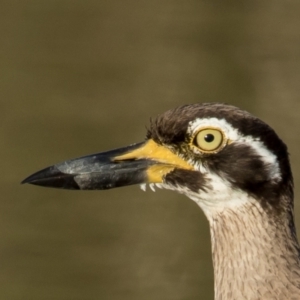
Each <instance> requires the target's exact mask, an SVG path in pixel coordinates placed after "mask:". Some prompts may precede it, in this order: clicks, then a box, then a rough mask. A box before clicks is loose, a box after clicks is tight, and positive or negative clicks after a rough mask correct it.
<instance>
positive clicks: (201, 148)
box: [23, 103, 300, 300]
mask: <svg viewBox="0 0 300 300" xmlns="http://www.w3.org/2000/svg"><path fill="white" fill-rule="evenodd" d="M23 183H30V184H34V185H39V186H45V187H55V188H62V189H75V190H105V189H111V188H116V187H122V186H126V185H133V184H140V185H141V186H142V187H143V188H145V185H147V184H149V185H150V186H152V187H158V188H163V189H168V190H173V191H176V192H178V193H180V194H183V195H185V196H187V197H188V198H190V199H192V200H193V201H195V202H196V203H197V204H198V206H199V207H200V208H201V209H202V210H203V212H204V214H205V216H206V218H207V220H208V222H209V228H210V235H211V246H212V260H213V269H214V297H215V299H216V300H220V299H222V300H224V299H225V300H229V299H238V300H240V299H249V300H254V299H278V300H279V299H280V300H282V299H300V248H299V244H298V240H297V235H296V227H295V223H294V192H293V176H292V171H291V167H290V162H289V154H288V150H287V146H286V145H285V143H284V142H283V141H282V140H281V139H280V138H279V136H278V135H277V134H276V132H275V131H274V130H273V129H272V128H271V127H270V126H269V125H267V124H266V123H265V122H263V121H261V120H260V119H259V118H257V117H255V116H253V115H252V114H250V113H249V112H247V111H244V110H242V109H240V108H237V107H235V106H232V105H228V104H223V103H194V104H188V105H183V106H180V107H177V108H174V109H170V110H168V111H166V112H165V113H162V114H161V115H158V116H157V117H156V118H154V119H151V120H150V125H149V126H148V128H147V134H146V138H145V140H144V141H142V142H140V143H136V144H132V145H129V146H127V147H123V148H119V149H114V150H110V151H107V152H101V153H96V154H92V155H87V156H83V157H80V158H75V159H71V160H67V161H65V162H61V163H58V164H55V165H52V166H50V167H47V168H45V169H43V170H41V171H38V172H36V173H34V174H33V175H31V176H29V177H27V178H26V179H25V180H24V181H23Z"/></svg>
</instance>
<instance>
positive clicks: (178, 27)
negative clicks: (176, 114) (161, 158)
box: [0, 0, 300, 300]
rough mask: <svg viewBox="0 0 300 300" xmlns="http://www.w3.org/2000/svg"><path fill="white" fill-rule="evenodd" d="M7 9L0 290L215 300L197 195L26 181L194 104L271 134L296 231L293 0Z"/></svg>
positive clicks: (1, 57)
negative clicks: (233, 109)
mask: <svg viewBox="0 0 300 300" xmlns="http://www.w3.org/2000/svg"><path fill="white" fill-rule="evenodd" d="M0 5H1V10H0V36H1V42H0V64H1V68H0V108H1V110H0V116H1V118H0V124H1V126H0V143H1V147H0V155H1V166H2V167H1V168H2V176H1V181H0V188H1V193H2V196H1V201H0V238H1V243H0V265H1V267H0V290H1V292H0V299H4V300H21V299H22V300H27V299H28V300H45V299H51V300H53V299H58V300H62V299H64V300H65V299H66V300H67V299H68V300H69V299H70V300H71V299H72V300H73V299H75V300H76V299H87V300H93V299H113V300H118V299H122V300H127V299H128V300H129V299H130V300H135V299H136V300H137V299H138V300H150V299H151V300H153V299H156V300H168V299H170V300H177V299H178V300H183V299H185V300H194V299H195V300H196V299H213V272H212V262H211V253H210V252H211V249H210V237H209V230H208V224H207V221H206V219H205V217H204V215H203V213H202V212H201V210H200V209H199V208H198V207H197V206H196V204H195V203H193V202H192V201H191V200H189V199H187V198H185V197H184V196H180V195H177V194H175V193H172V192H168V191H157V192H156V193H153V192H149V191H148V192H146V193H145V192H142V191H141V190H140V189H139V187H137V186H133V187H126V188H123V189H115V190H110V191H102V192H96V191H93V192H72V191H63V190H54V189H46V188H39V187H34V186H30V185H26V186H22V185H20V181H21V180H22V179H24V178H25V177H26V176H28V175H30V174H31V173H33V172H35V171H37V170H39V169H41V168H44V167H46V166H48V165H52V164H53V163H57V162H60V161H63V160H66V159H69V158H73V157H77V156H81V155H84V154H90V153H93V152H99V151H104V150H108V149H111V148H116V147H120V146H125V145H128V144H130V143H134V142H138V141H142V140H143V139H144V135H145V127H146V126H147V125H148V124H149V118H150V117H155V116H156V115H158V114H160V113H162V112H164V111H165V110H167V109H169V108H173V107H175V106H179V105H182V104H186V103H195V102H213V101H218V102H226V103H230V104H233V105H237V106H239V107H241V108H243V109H246V110H249V111H250V112H251V113H253V114H255V115H257V116H258V117H260V118H262V119H263V120H265V121H266V122H267V123H269V124H270V125H271V126H272V127H274V128H275V130H276V131H277V132H278V133H279V135H280V136H281V137H282V138H283V139H284V141H285V142H286V143H287V144H288V146H289V150H290V153H291V161H292V165H293V171H294V175H295V184H296V201H295V202H296V203H295V206H296V217H297V218H298V223H297V224H298V232H299V230H300V228H299V224H300V223H299V220H300V199H299V198H300V194H299V186H300V153H299V145H300V119H299V109H300V101H299V95H300V84H299V82H300V31H299V28H300V18H299V13H300V2H299V1H297V0H289V1H284V2H283V1H258V0H257V1H246V0H243V1H220V0H219V1H205V0H188V1H180V0H172V1H171V0H163V1H161V0H160V1H157V0H154V1H130V0H129V1H121V0H110V1H108V0H97V1H96V0H86V1H78V0H59V1H58V0H48V1H37V0H25V1H16V0H10V1H3V0H1V1H0Z"/></svg>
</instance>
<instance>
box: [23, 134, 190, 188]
mask: <svg viewBox="0 0 300 300" xmlns="http://www.w3.org/2000/svg"><path fill="white" fill-rule="evenodd" d="M177 168H180V169H188V170H191V169H193V168H192V166H191V165H189V164H188V163H187V162H186V161H185V160H183V159H182V158H180V157H179V156H177V155H176V154H174V153H173V152H172V151H171V150H169V149H168V148H166V147H164V146H162V145H159V144H157V143H156V142H154V141H153V140H152V139H149V140H147V141H146V142H143V143H138V144H133V145H131V146H128V147H124V148H120V149H115V150H111V151H107V152H102V153H97V154H93V155H88V156H84V157H80V158H75V159H71V160H68V161H65V162H62V163H59V164H56V165H53V166H51V167H48V168H46V169H43V170H41V171H39V172H36V173H34V174H33V175H31V176H29V177H27V178H26V179H25V180H23V181H22V183H30V184H34V185H40V186H45V187H54V188H62V189H75V190H104V189H110V188H115V187H121V186H126V185H132V184H142V183H163V182H164V178H165V176H166V175H167V174H168V173H170V172H172V171H173V170H174V169H177Z"/></svg>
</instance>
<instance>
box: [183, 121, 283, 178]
mask: <svg viewBox="0 0 300 300" xmlns="http://www.w3.org/2000/svg"><path fill="white" fill-rule="evenodd" d="M203 127H216V128H220V129H221V130H222V131H223V132H224V133H225V135H226V137H227V138H228V139H229V140H230V141H232V142H236V143H239V144H247V145H249V146H250V147H252V149H253V150H254V151H255V152H256V153H257V154H258V155H259V156H260V157H261V158H262V159H263V161H264V163H265V164H266V165H268V166H269V178H270V179H272V180H277V181H278V180H281V172H280V167H279V162H278V159H277V157H276V155H275V154H274V153H272V152H271V151H270V150H269V149H267V147H266V146H265V144H264V143H263V142H262V141H261V139H260V138H257V137H256V138H253V137H251V136H244V135H242V134H241V133H240V132H239V131H238V130H237V129H236V128H234V127H232V125H231V124H230V123H228V122H227V121H226V120H225V119H217V118H204V119H201V118H198V119H196V120H194V121H191V122H190V123H189V126H188V134H189V135H190V136H192V135H193V134H194V133H195V132H197V131H199V130H200V129H201V128H203Z"/></svg>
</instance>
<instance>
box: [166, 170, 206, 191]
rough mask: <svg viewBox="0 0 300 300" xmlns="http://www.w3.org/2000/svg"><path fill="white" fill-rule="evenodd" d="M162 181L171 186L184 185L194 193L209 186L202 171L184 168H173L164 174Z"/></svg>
mask: <svg viewBox="0 0 300 300" xmlns="http://www.w3.org/2000/svg"><path fill="white" fill-rule="evenodd" d="M164 181H165V183H167V184H171V185H173V186H181V187H186V188H188V189H190V190H191V191H193V192H195V193H198V192H199V190H203V191H207V190H208V189H209V188H210V185H209V181H208V179H206V178H205V177H204V175H203V174H202V173H200V172H197V171H191V170H185V169H174V170H173V171H172V172H170V173H168V174H167V175H166V176H165V180H164Z"/></svg>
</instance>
